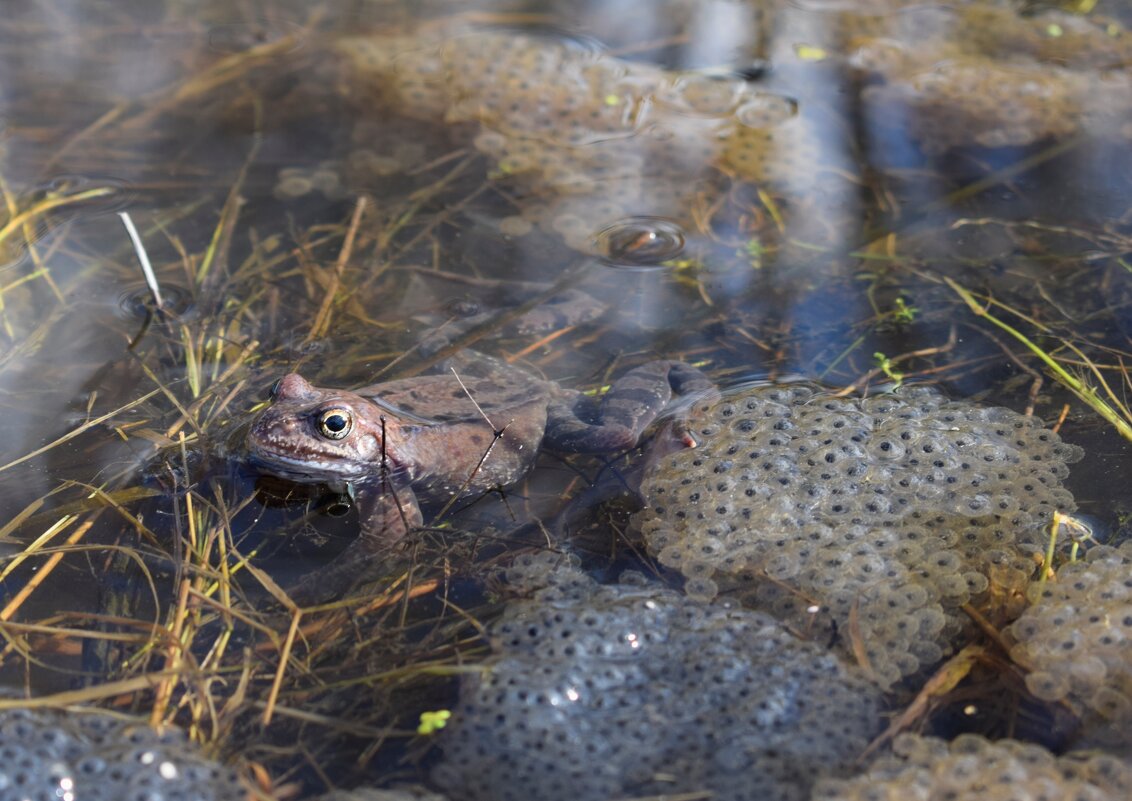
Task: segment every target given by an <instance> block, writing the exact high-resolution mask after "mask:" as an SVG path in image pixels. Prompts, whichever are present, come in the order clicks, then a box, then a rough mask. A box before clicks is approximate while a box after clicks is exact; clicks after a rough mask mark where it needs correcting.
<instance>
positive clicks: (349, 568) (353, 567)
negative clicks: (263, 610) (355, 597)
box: [287, 481, 424, 606]
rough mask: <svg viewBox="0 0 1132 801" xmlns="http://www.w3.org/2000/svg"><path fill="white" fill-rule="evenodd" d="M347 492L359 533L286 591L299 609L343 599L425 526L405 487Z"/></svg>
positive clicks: (386, 484) (358, 488)
mask: <svg viewBox="0 0 1132 801" xmlns="http://www.w3.org/2000/svg"><path fill="white" fill-rule="evenodd" d="M350 489H351V492H350V495H351V497H353V498H354V500H355V503H356V504H357V507H358V514H359V516H360V517H361V533H360V534H359V535H358V537H357V539H355V540H353V541H352V542H351V543H350V544H349V545H347V546H346V548H345V549H344V550H343V551H342V552H341V553H339V554H338V555H337V556H336V557H334V559H332V560H331V561H330V562H328V563H327V564H326V565H324V566H323V567H321V568H319V569H317V570H315V571H314V572H312V573H309V574H308V575H306V576H304V577H303V578H302V579H301V580H300V581H299V583H298V584H297V585H295V586H294V587H293V588H291V589H289V590H288V591H287V594H288V595H289V596H290V597H291V600H292V601H294V602H295V603H296V604H298V605H299V606H313V605H316V604H319V603H324V602H326V601H328V600H329V599H331V598H337V597H342V596H343V595H344V594H345V593H347V592H349V590H350V589H351V588H352V587H353V586H354V585H355V584H357V583H358V582H359V581H361V580H363V579H364V578H366V577H367V576H371V575H374V574H375V573H376V572H377V571H378V570H380V568H381V565H382V564H383V562H384V561H386V559H387V558H388V556H389V553H390V551H391V549H392V548H393V546H395V545H396V544H397V543H398V542H399V541H400V540H401V539H402V538H403V537H404V536H405V535H406V534H408V533H409V532H410V531H412V530H413V529H414V528H419V527H420V526H421V525H422V524H423V522H424V521H423V518H422V517H421V509H420V505H419V504H418V502H417V497H416V495H414V494H413V491H412V489H410V488H409V487H408V486H399V484H398V482H391V481H381V482H377V483H374V484H370V483H362V484H358V485H353V486H352V487H351V488H350Z"/></svg>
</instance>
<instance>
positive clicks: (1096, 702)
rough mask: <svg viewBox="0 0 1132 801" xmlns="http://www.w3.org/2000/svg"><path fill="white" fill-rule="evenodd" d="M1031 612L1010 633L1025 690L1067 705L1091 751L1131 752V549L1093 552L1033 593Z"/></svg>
mask: <svg viewBox="0 0 1132 801" xmlns="http://www.w3.org/2000/svg"><path fill="white" fill-rule="evenodd" d="M1029 599H1030V602H1031V604H1032V605H1031V606H1030V607H1029V608H1028V609H1027V610H1026V611H1025V613H1024V614H1023V615H1022V616H1021V617H1020V618H1019V619H1018V620H1017V621H1015V623H1014V624H1013V625H1012V626H1011V627H1010V633H1011V634H1012V635H1013V636H1014V638H1015V639H1017V641H1018V644H1017V645H1016V646H1015V647H1014V649H1013V650H1012V652H1011V655H1012V656H1013V657H1014V658H1015V660H1016V661H1018V662H1019V663H1020V664H1022V665H1024V666H1028V667H1030V668H1031V669H1032V671H1031V672H1030V673H1029V674H1028V675H1027V676H1026V686H1027V687H1028V688H1029V690H1030V691H1031V692H1032V693H1033V694H1034V695H1035V696H1037V697H1039V698H1042V699H1044V700H1047V701H1069V702H1070V703H1071V705H1072V706H1073V707H1074V708H1075V709H1076V710H1077V711H1078V713H1079V714H1080V715H1081V716H1082V718H1083V729H1084V732H1085V735H1086V737H1087V742H1088V743H1089V744H1090V745H1098V746H1101V745H1103V746H1108V747H1114V748H1118V749H1124V750H1125V752H1128V750H1129V749H1130V748H1132V542H1125V543H1124V544H1123V545H1122V546H1121V547H1120V548H1110V547H1106V546H1100V547H1093V548H1092V549H1090V551H1089V554H1088V558H1087V559H1085V560H1083V561H1080V562H1075V563H1072V564H1069V565H1066V566H1064V567H1062V568H1060V569H1059V570H1058V572H1057V577H1056V581H1047V582H1045V583H1042V584H1035V585H1034V586H1033V587H1031V588H1030V592H1029Z"/></svg>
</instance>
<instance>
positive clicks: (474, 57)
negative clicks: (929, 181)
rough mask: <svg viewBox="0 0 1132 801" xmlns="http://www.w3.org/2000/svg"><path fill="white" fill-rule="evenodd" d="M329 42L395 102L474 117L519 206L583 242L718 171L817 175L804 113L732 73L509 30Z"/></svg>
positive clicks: (575, 243) (792, 181) (776, 178)
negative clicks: (616, 54)
mask: <svg viewBox="0 0 1132 801" xmlns="http://www.w3.org/2000/svg"><path fill="white" fill-rule="evenodd" d="M338 49H339V51H340V52H341V53H343V54H344V55H345V57H346V59H347V61H348V63H349V64H350V65H351V66H352V68H353V69H354V70H355V72H357V73H358V74H359V75H360V76H361V77H362V78H363V79H368V80H369V82H370V84H371V88H372V89H374V90H376V93H377V94H379V95H381V96H383V97H384V98H385V99H386V101H387V102H389V104H390V105H391V106H393V107H394V108H395V109H396V110H397V111H398V112H399V113H402V114H404V115H406V116H409V117H413V118H415V119H422V120H431V121H436V122H446V123H470V124H471V125H472V134H471V135H472V144H473V145H474V147H475V148H476V149H477V150H478V151H480V152H481V153H483V154H485V155H486V156H487V157H488V158H489V160H490V161H491V163H492V164H493V165H494V167H495V173H496V174H497V175H498V176H500V177H508V178H510V179H512V180H513V181H514V182H515V183H516V184H517V185H518V186H521V187H522V188H523V196H522V198H521V202H520V205H521V214H522V216H523V217H524V218H525V219H527V220H529V221H531V222H533V223H534V224H537V225H539V226H540V227H542V228H544V229H546V230H550V231H553V232H556V233H558V234H559V235H561V236H562V237H563V238H564V239H565V240H566V242H567V243H568V244H570V245H571V246H572V247H575V248H577V249H580V250H586V251H592V250H594V242H593V238H594V234H595V232H597V231H599V230H601V229H602V228H604V227H606V226H608V225H610V224H611V223H612V222H613V221H616V220H620V219H623V218H626V217H635V216H641V215H651V216H661V217H671V218H675V219H684V218H685V217H686V216H687V209H688V207H689V205H690V203H691V201H692V199H693V197H694V195H695V193H696V191H697V190H698V189H701V188H702V183H703V182H705V181H713V180H718V179H719V178H720V177H721V172H722V173H726V174H729V175H735V176H738V177H740V178H743V179H746V180H750V181H753V182H757V183H764V182H765V183H766V184H767V185H769V186H773V187H775V188H776V189H779V190H781V191H783V192H785V193H786V194H787V195H789V196H792V197H796V196H799V195H802V194H804V193H806V192H808V191H809V189H810V188H811V187H812V186H814V184H815V182H816V181H817V180H818V178H819V172H820V170H817V169H815V165H818V164H820V150H819V148H818V143H817V139H816V137H815V135H814V131H813V130H812V129H811V126H810V123H809V122H808V121H806V120H805V119H804V118H803V117H802V116H800V115H799V114H798V109H797V108H796V106H795V105H794V104H793V103H792V102H791V101H790V100H789V99H787V98H782V97H778V96H776V95H773V94H769V93H765V92H760V91H757V90H755V89H753V88H752V87H750V86H749V85H748V84H746V83H745V82H743V81H741V80H737V79H729V78H717V77H711V76H706V75H695V74H688V75H680V74H675V73H670V72H666V71H664V70H661V69H659V68H656V67H653V66H649V65H644V64H637V63H632V62H626V61H622V60H619V59H615V58H612V57H609V56H606V55H603V54H601V53H600V52H595V51H594V50H592V49H587V48H583V47H580V46H577V45H576V44H572V43H570V42H568V41H564V40H560V39H551V38H548V37H540V36H535V35H529V34H521V33H516V32H513V31H511V32H501V31H493V30H482V29H461V28H454V29H449V30H443V29H441V30H433V31H432V32H431V33H429V32H427V31H422V32H420V33H418V34H417V35H416V36H399V37H364V38H350V39H345V40H343V41H342V42H340V43H339V44H338Z"/></svg>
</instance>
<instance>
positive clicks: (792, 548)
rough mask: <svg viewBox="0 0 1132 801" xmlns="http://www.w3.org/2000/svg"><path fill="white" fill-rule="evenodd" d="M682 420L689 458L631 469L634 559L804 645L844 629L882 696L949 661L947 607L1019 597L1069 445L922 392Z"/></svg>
mask: <svg viewBox="0 0 1132 801" xmlns="http://www.w3.org/2000/svg"><path fill="white" fill-rule="evenodd" d="M697 415H698V417H696V418H694V419H696V420H697V422H696V423H695V427H694V433H695V435H696V436H697V437H698V438H699V439H700V440H701V443H700V446H699V447H698V448H694V449H688V450H682V451H678V452H676V453H672V454H668V455H666V456H664V457H662V458H661V459H659V460H657V461H656V462H654V463H653V464H651V465H650V466H649V467H648V468H647V469H646V473H645V476H644V479H643V485H642V489H643V494H644V496H645V498H646V502H647V504H648V506H647V508H646V509H645V510H644V511H643V512H641V513H640V515H639V517H638V521H639V524H640V527H641V530H642V532H643V534H644V537H645V540H646V542H647V543H648V547H649V549H650V551H651V552H652V553H654V554H656V555H657V557H658V559H659V560H660V562H661V563H662V564H664V565H667V566H669V567H673V568H677V569H678V570H680V571H681V572H682V573H683V574H684V575H685V576H686V577H687V583H686V592H687V593H688V595H690V596H692V597H694V598H699V599H704V600H706V599H709V598H712V597H714V596H715V595H716V594H717V593H718V592H719V590H720V589H721V587H722V588H723V589H726V590H727V591H728V592H729V593H731V594H733V597H735V598H737V599H741V600H742V601H743V603H745V604H747V605H750V606H752V607H754V608H757V609H760V610H763V611H767V612H770V613H771V614H773V615H774V616H776V617H777V618H779V619H780V620H783V621H785V622H787V623H788V624H789V625H791V626H793V627H796V628H797V629H798V630H802V631H809V632H810V633H811V635H812V636H818V635H819V634H821V631H820V629H816V630H815V627H817V626H822V625H824V626H827V627H828V629H829V631H828V633H827V634H826V635H822V636H830V637H833V636H834V631H836V630H840V631H841V632H850V631H852V632H854V636H853V637H838V638H835V639H839V640H840V642H841V647H842V648H844V649H846V650H847V651H848V650H850V649H851V648H852V645H853V642H852V641H853V640H858V642H859V645H860V646H861V648H860V649H859V651H858V653H857V657H858V658H860V657H861V656H862V655H863V656H864V660H863V661H864V663H865V666H866V667H867V668H868V669H869V670H870V671H871V672H872V674H873V675H874V677H875V678H876V679H877V680H878V681H879V682H880V683H881V684H882V685H888V684H891V683H893V682H896V681H898V680H899V679H901V678H902V677H904V676H909V675H911V674H913V673H915V672H917V671H918V670H919V669H921V668H922V667H927V666H930V665H932V664H934V663H936V662H937V661H939V659H940V658H941V657H943V656H945V655H946V654H948V653H949V652H951V651H952V650H953V649H954V647H955V645H956V644H957V643H958V642H959V641H960V640H961V639H962V636H961V635H962V634H963V632H964V631H965V630H966V629H967V627H968V626H969V625H970V624H969V623H968V618H967V616H966V615H965V614H964V613H963V612H962V610H961V609H960V607H961V606H962V605H964V604H966V603H969V602H970V603H973V604H975V605H976V606H978V605H979V604H981V603H984V602H986V601H987V599H988V598H989V597H990V596H991V594H992V593H993V592H994V591H995V590H996V589H999V588H1003V587H1007V588H1021V587H1024V586H1025V584H1026V582H1027V581H1028V579H1029V577H1030V575H1031V574H1032V573H1033V572H1034V568H1035V561H1034V560H1035V555H1036V554H1040V553H1041V552H1042V551H1043V549H1044V548H1045V545H1046V542H1047V539H1048V528H1049V525H1050V522H1051V518H1052V514H1053V511H1054V510H1061V511H1071V510H1072V509H1073V508H1074V501H1073V497H1072V496H1071V495H1070V493H1069V492H1068V490H1066V489H1065V488H1064V487H1063V486H1062V484H1061V482H1062V480H1063V479H1064V478H1065V477H1066V476H1067V475H1068V468H1067V466H1066V465H1067V463H1069V462H1072V461H1075V460H1077V459H1079V458H1080V456H1081V450H1080V448H1078V447H1076V446H1073V445H1068V444H1065V443H1062V442H1061V440H1060V439H1059V438H1058V436H1057V435H1056V434H1054V433H1053V432H1051V431H1049V430H1047V429H1045V428H1043V427H1042V424H1041V421H1039V420H1037V419H1035V418H1033V417H1024V416H1022V415H1020V414H1017V413H1015V412H1013V411H1010V410H1009V409H1003V408H984V407H979V406H975V405H972V404H970V403H961V402H951V401H948V400H947V399H945V398H944V397H943V396H942V395H940V394H939V393H937V392H935V391H933V390H931V389H928V388H923V387H905V388H903V389H900V390H897V391H896V392H893V393H890V394H884V395H877V396H874V397H870V398H866V399H854V398H837V397H831V396H830V394H829V393H828V392H826V391H824V390H822V389H820V388H819V387H816V386H811V385H807V384H802V383H799V384H787V385H781V386H763V387H757V388H753V389H747V390H745V391H743V392H741V393H739V394H736V395H732V396H730V397H728V398H725V399H723V400H721V401H719V402H717V403H713V404H706V405H704V406H701V407H699V408H698V410H697ZM1039 561H1040V557H1039Z"/></svg>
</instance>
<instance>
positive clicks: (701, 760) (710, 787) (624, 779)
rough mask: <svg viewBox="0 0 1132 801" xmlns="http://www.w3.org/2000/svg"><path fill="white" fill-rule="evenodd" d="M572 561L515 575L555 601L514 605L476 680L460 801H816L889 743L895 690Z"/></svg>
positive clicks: (808, 648)
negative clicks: (813, 798)
mask: <svg viewBox="0 0 1132 801" xmlns="http://www.w3.org/2000/svg"><path fill="white" fill-rule="evenodd" d="M562 559H563V557H560V556H557V555H553V554H544V555H541V556H538V557H520V559H519V560H518V561H517V563H516V565H515V566H514V567H513V568H512V569H510V570H509V571H508V575H507V578H508V581H509V583H510V584H511V585H512V587H513V588H515V589H518V590H523V588H524V586H532V587H533V586H540V585H541V586H543V587H544V588H543V589H541V590H538V591H535V592H534V593H533V594H532V595H531V596H530V597H529V598H527V599H524V600H519V601H515V602H512V603H510V604H509V605H508V606H507V608H506V610H505V612H504V614H503V616H502V618H501V619H500V620H499V621H498V622H497V623H496V624H494V625H493V626H492V628H491V630H490V640H491V643H492V650H493V656H492V657H491V658H490V659H489V660H488V661H487V664H486V665H485V669H484V670H483V671H480V672H475V673H468V674H465V678H464V679H463V681H462V683H461V687H460V701H459V704H458V705H457V706H456V708H455V709H454V710H453V712H452V718H451V720H450V721H449V723H448V725H447V726H446V727H445V729H444V730H443V732H442V733H441V735H440V738H439V745H440V748H441V751H442V752H443V760H442V762H441V764H440V765H439V766H438V767H437V769H436V770H435V772H434V774H433V779H434V780H435V782H436V783H437V784H439V785H440V786H441V787H442V788H443V789H444V790H445V791H446V792H447V793H448V794H449V795H450V797H451V798H453V799H459V800H460V801H464V800H465V799H467V800H469V801H470V800H471V799H491V800H492V801H510V799H531V798H538V799H541V800H542V801H557V800H558V799H561V800H562V801H589V800H590V799H593V801H599V800H602V801H604V799H610V798H628V797H638V796H647V797H659V796H660V795H664V796H668V795H669V794H672V795H678V794H680V793H683V792H691V791H695V792H702V791H705V790H706V791H710V793H711V794H712V795H713V797H715V798H726V799H731V801H742V799H751V801H755V800H756V799H757V801H801V800H802V799H806V798H808V797H809V788H810V786H811V784H812V783H813V781H814V780H815V778H816V777H818V776H822V775H845V774H846V772H847V771H848V770H849V767H850V763H851V762H852V760H853V759H854V758H855V757H856V756H857V755H858V754H859V753H860V752H861V751H862V749H863V748H864V747H865V746H866V745H867V743H868V741H869V739H870V737H871V736H872V735H873V734H875V733H876V731H877V729H878V727H879V725H880V723H881V721H880V717H879V712H880V695H879V692H878V691H877V690H876V689H875V688H874V687H873V686H872V685H871V684H870V683H869V682H868V681H867V679H866V678H865V677H864V676H863V674H862V673H861V672H860V671H859V670H857V669H856V668H853V667H846V666H844V665H843V664H841V662H840V660H839V659H838V658H837V657H836V656H835V655H833V654H831V653H830V652H829V651H827V650H826V649H825V647H824V646H821V645H818V644H816V643H811V642H805V641H802V640H799V639H798V638H797V637H795V636H794V635H792V634H790V633H788V632H787V631H785V630H784V629H783V628H782V627H781V626H780V625H779V624H778V623H777V622H776V621H774V620H773V619H772V618H770V617H769V616H767V615H765V614H762V613H758V612H752V611H749V610H744V609H737V608H727V607H726V606H723V605H719V604H714V605H713V604H701V603H699V602H697V601H693V600H690V599H688V598H686V597H684V596H682V595H680V594H679V593H676V592H673V591H672V590H668V589H664V588H658V587H656V586H651V587H650V586H648V585H647V584H646V582H645V579H644V577H643V576H640V575H636V574H629V575H627V576H623V577H622V581H621V583H620V584H616V585H611V586H598V585H597V584H596V583H595V582H594V581H593V580H592V579H590V578H588V577H586V576H585V574H583V573H581V572H580V571H578V570H577V569H576V568H574V567H573V566H572V565H569V564H566V565H563V566H561V567H558V568H557V569H556V567H555V565H554V564H552V563H551V561H553V560H560V561H561V560H562ZM548 560H549V561H548ZM548 581H549V584H550V586H545V585H546V583H547V582H548Z"/></svg>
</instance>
